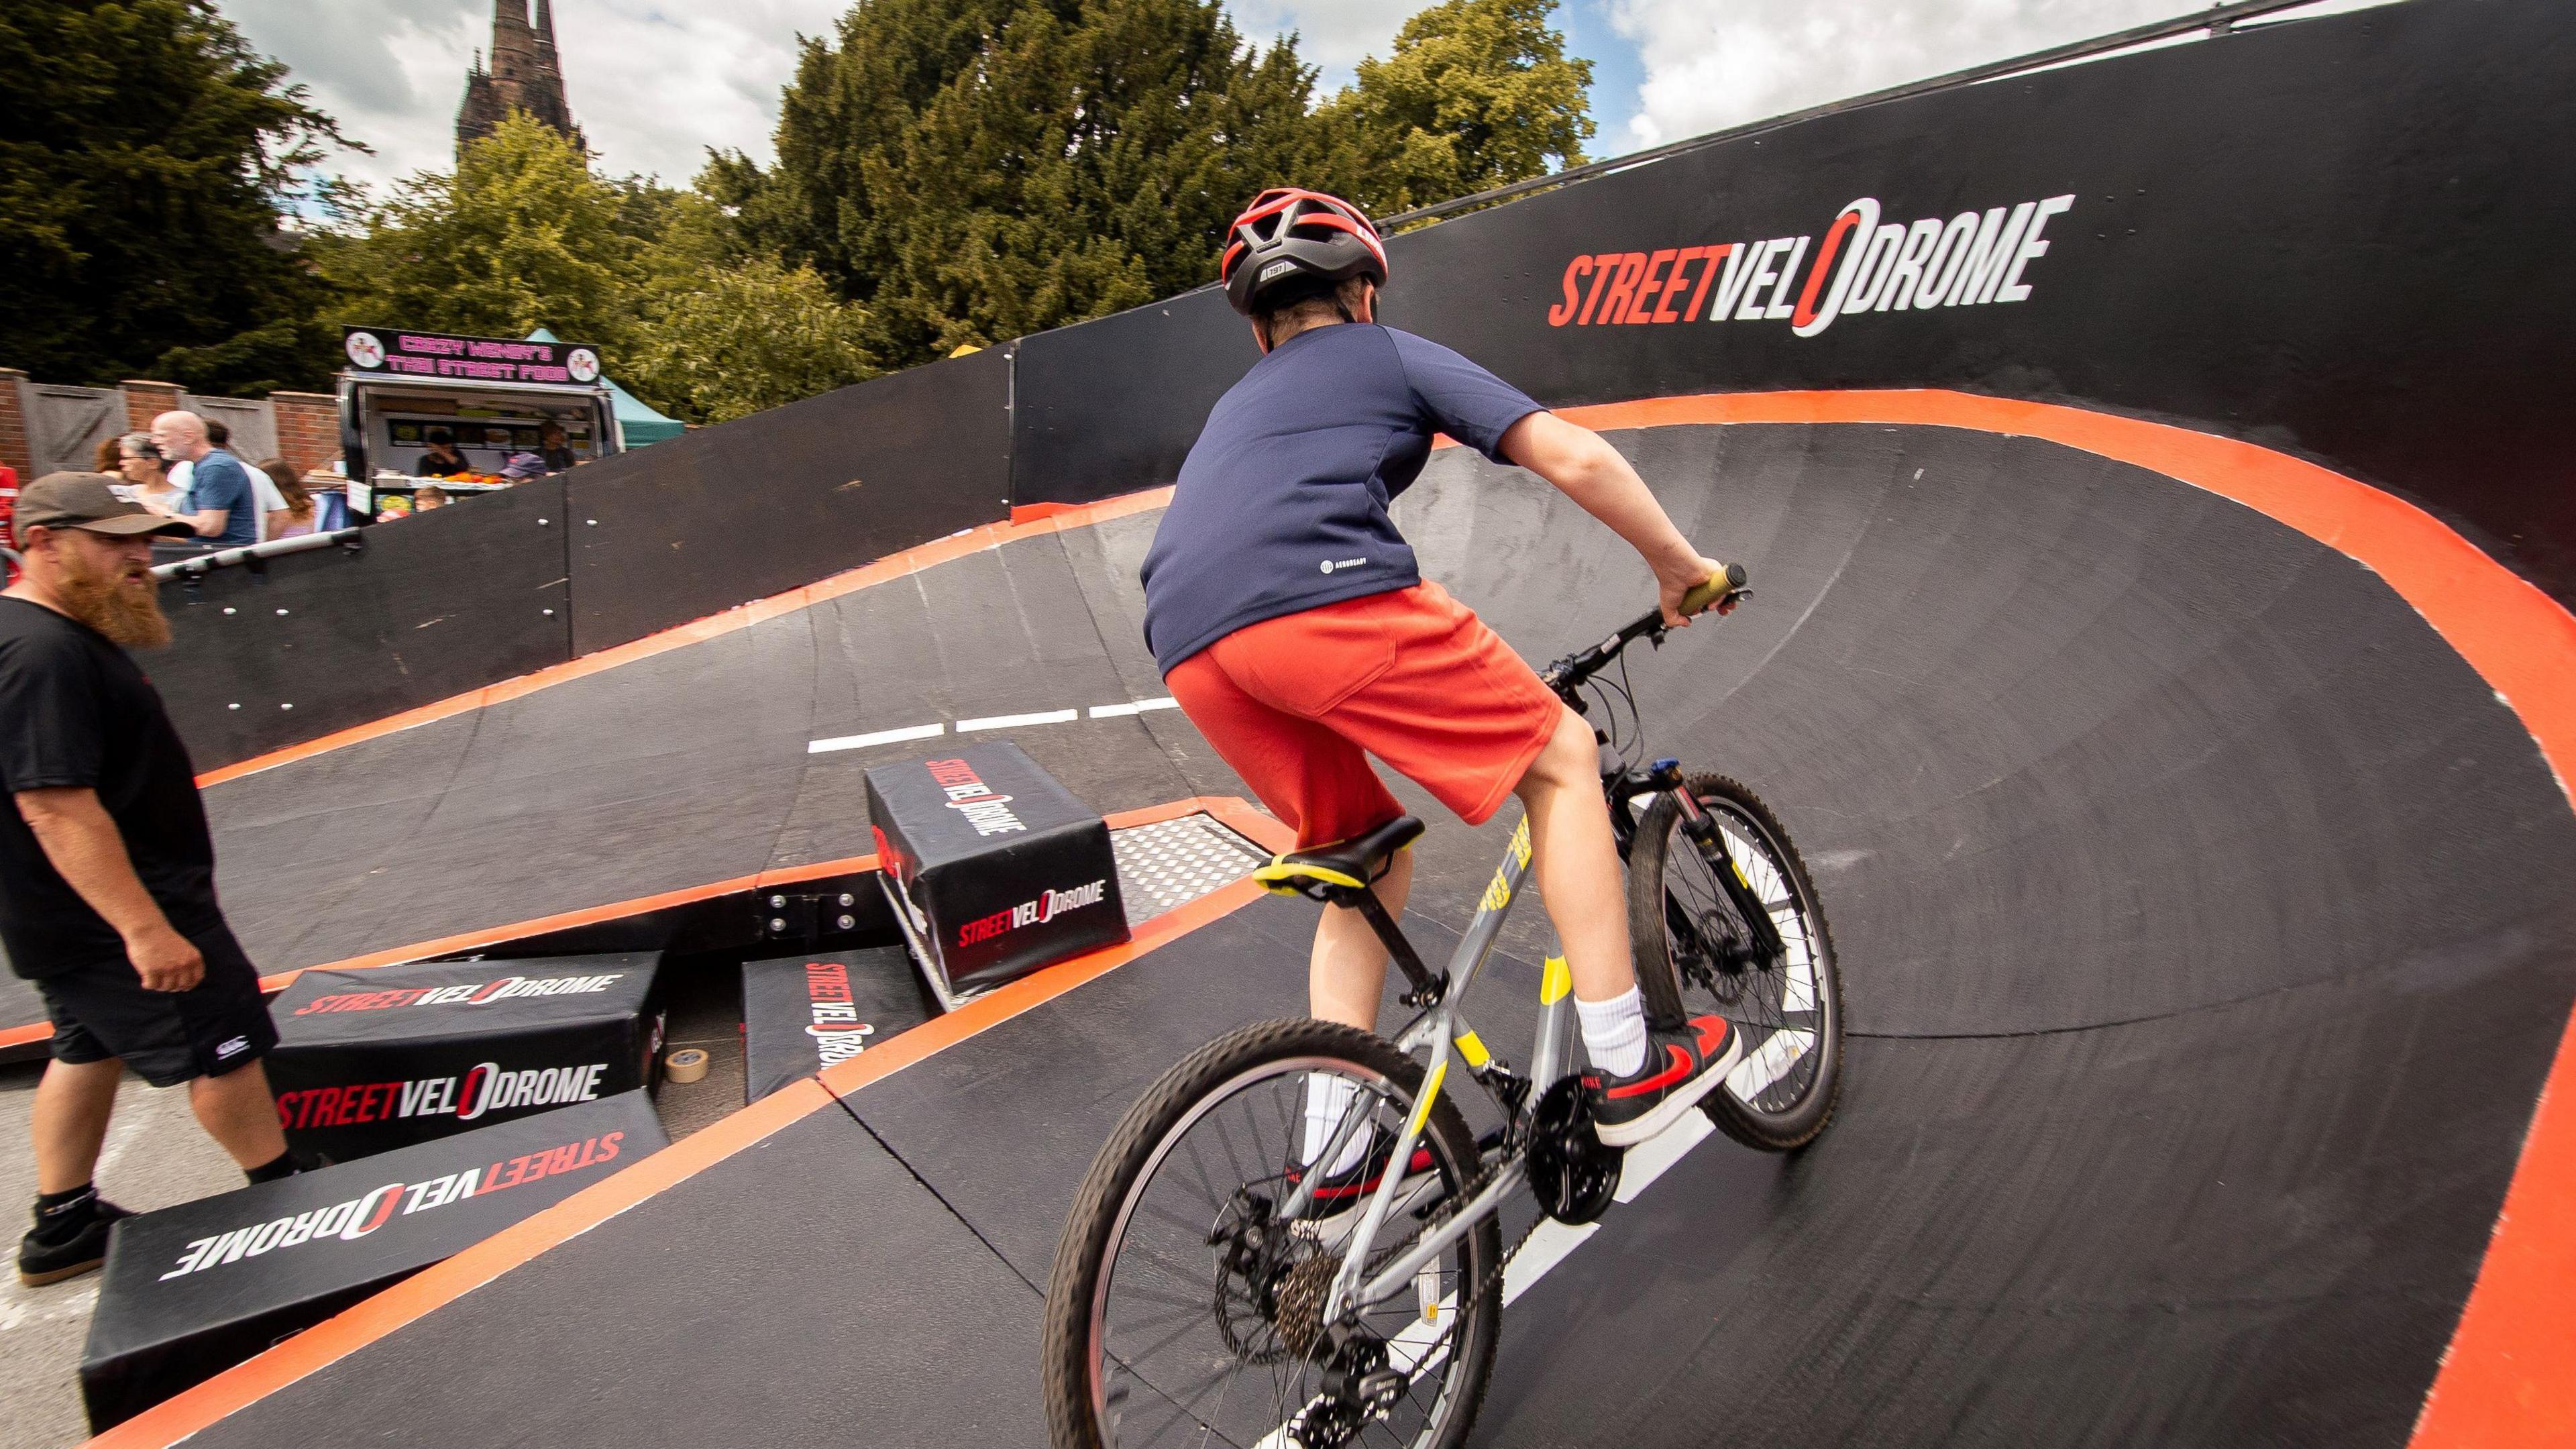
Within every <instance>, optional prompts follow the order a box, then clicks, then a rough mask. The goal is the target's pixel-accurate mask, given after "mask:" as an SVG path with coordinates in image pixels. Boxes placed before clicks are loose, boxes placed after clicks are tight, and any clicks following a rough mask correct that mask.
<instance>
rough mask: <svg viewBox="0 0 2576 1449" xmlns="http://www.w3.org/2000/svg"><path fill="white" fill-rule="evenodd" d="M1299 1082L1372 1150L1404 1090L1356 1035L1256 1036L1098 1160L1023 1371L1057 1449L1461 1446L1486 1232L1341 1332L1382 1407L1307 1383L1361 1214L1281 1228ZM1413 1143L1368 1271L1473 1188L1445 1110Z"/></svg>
mask: <svg viewBox="0 0 2576 1449" xmlns="http://www.w3.org/2000/svg"><path fill="white" fill-rule="evenodd" d="M1314 1073H1323V1074H1328V1075H1331V1076H1335V1077H1339V1078H1342V1079H1343V1080H1346V1081H1348V1082H1350V1083H1352V1084H1353V1085H1354V1086H1356V1087H1357V1088H1358V1093H1357V1095H1356V1097H1355V1098H1354V1101H1355V1102H1356V1104H1357V1110H1360V1111H1363V1112H1365V1113H1366V1114H1367V1120H1368V1122H1371V1123H1374V1124H1375V1125H1377V1126H1378V1127H1380V1128H1382V1129H1384V1130H1385V1131H1386V1132H1387V1133H1388V1134H1389V1135H1390V1136H1392V1135H1393V1134H1394V1133H1396V1132H1397V1131H1399V1130H1400V1129H1401V1127H1402V1124H1403V1121H1404V1119H1405V1117H1406V1115H1407V1114H1408V1113H1410V1112H1411V1111H1412V1108H1413V1103H1414V1100H1415V1092H1416V1089H1417V1087H1418V1085H1419V1081H1420V1076H1421V1070H1420V1067H1419V1066H1418V1065H1417V1064H1416V1063H1415V1062H1414V1061H1413V1060H1412V1059H1411V1058H1409V1057H1407V1056H1406V1055H1405V1054H1404V1053H1402V1052H1400V1051H1398V1050H1396V1048H1395V1046H1394V1045H1393V1044H1392V1043H1390V1042H1388V1041H1386V1040H1385V1039H1384V1038H1381V1037H1378V1036H1374V1035H1372V1034H1370V1033H1367V1032H1362V1031H1355V1030H1353V1029H1351V1028H1349V1027H1345V1026H1338V1025H1335V1024H1333V1023H1330V1022H1322V1021H1279V1022H1268V1023H1264V1024H1261V1025H1258V1026H1251V1027H1246V1028H1243V1029H1242V1030H1239V1031H1236V1032H1233V1033H1230V1034H1228V1035H1227V1036H1224V1037H1221V1038H1219V1039H1218V1040H1216V1041H1214V1042H1212V1043H1210V1044H1209V1045H1207V1046H1205V1047H1202V1048H1200V1049H1199V1050H1198V1051H1197V1052H1194V1053H1192V1054H1191V1055H1190V1056H1189V1057H1188V1058H1187V1059H1186V1060H1184V1061H1183V1062H1182V1063H1181V1064H1180V1065H1179V1066H1176V1067H1174V1068H1173V1069H1172V1070H1171V1071H1169V1072H1167V1073H1165V1074H1164V1076H1163V1078H1162V1080H1160V1081H1158V1082H1156V1083H1155V1084H1154V1086H1153V1087H1152V1088H1151V1089H1150V1090H1149V1091H1147V1092H1146V1094H1145V1096H1144V1097H1143V1098H1142V1099H1140V1100H1139V1101H1138V1102H1137V1103H1136V1105H1135V1106H1134V1107H1133V1108H1131V1109H1129V1111H1128V1113H1127V1116H1126V1118H1125V1119H1124V1120H1123V1121H1121V1122H1120V1123H1119V1125H1118V1129H1117V1131H1115V1132H1114V1133H1112V1134H1111V1135H1110V1138H1109V1141H1108V1143H1107V1144H1105V1145H1104V1146H1103V1147H1102V1148H1101V1150H1100V1155H1099V1156H1098V1157H1097V1158H1096V1159H1094V1160H1093V1162H1092V1165H1091V1171H1090V1172H1089V1173H1088V1174H1087V1175H1086V1176H1085V1177H1084V1179H1083V1183H1082V1187H1081V1189H1080V1191H1079V1192H1078V1193H1077V1194H1076V1195H1075V1198H1074V1205H1073V1212H1072V1214H1071V1216H1070V1217H1069V1218H1068V1219H1067V1220H1066V1223H1065V1228H1064V1236H1063V1238H1062V1239H1061V1240H1059V1242H1058V1243H1057V1245H1056V1256H1055V1268H1054V1271H1053V1273H1052V1275H1051V1276H1050V1279H1049V1282H1048V1286H1047V1305H1046V1334H1045V1344H1044V1348H1043V1350H1042V1352H1043V1372H1044V1376H1045V1381H1046V1407H1047V1428H1048V1432H1049V1435H1050V1437H1051V1439H1052V1442H1053V1443H1054V1444H1055V1445H1056V1446H1057V1449H1147V1446H1156V1445H1175V1446H1177V1445H1183V1444H1188V1445H1201V1444H1232V1445H1237V1446H1241V1449H1253V1446H1256V1445H1258V1446H1261V1449H1287V1446H1291V1445H1294V1446H1299V1449H1324V1446H1326V1445H1339V1444H1365V1445H1373V1446H1403V1449H1455V1446H1457V1445H1459V1444H1460V1443H1462V1442H1464V1440H1465V1438H1466V1435H1467V1430H1468V1428H1469V1426H1470V1425H1471V1424H1472V1423H1473V1422H1474V1420H1475V1416H1476V1408H1477V1405H1478V1404H1479V1403H1480V1402H1481V1401H1482V1399H1483V1397H1484V1392H1485V1381H1486V1376H1487V1375H1488V1374H1489V1373H1490V1372H1491V1371H1492V1367H1493V1358H1494V1341H1495V1334H1496V1331H1497V1328H1498V1326H1499V1322H1500V1319H1501V1314H1502V1237H1501V1232H1500V1229H1499V1228H1498V1227H1497V1225H1496V1224H1495V1222H1494V1220H1493V1219H1492V1218H1491V1217H1488V1218H1486V1219H1485V1220H1484V1221H1483V1222H1482V1223H1479V1224H1477V1225H1476V1227H1475V1228H1474V1229H1473V1230H1471V1231H1469V1232H1468V1233H1467V1234H1465V1235H1464V1236H1463V1237H1461V1238H1460V1239H1459V1240H1458V1241H1457V1242H1455V1243H1453V1244H1451V1245H1450V1247H1449V1248H1448V1249H1447V1250H1446V1251H1445V1252H1444V1253H1443V1254H1441V1255H1440V1256H1439V1257H1437V1258H1435V1259H1434V1260H1433V1261H1432V1262H1431V1263H1430V1264H1428V1265H1426V1267H1425V1268H1424V1270H1423V1272H1422V1273H1421V1274H1420V1275H1419V1276H1418V1277H1417V1279H1416V1282H1415V1288H1414V1291H1412V1292H1409V1293H1399V1294H1397V1295H1396V1296H1395V1297H1394V1298H1392V1299H1389V1300H1388V1301H1386V1302H1383V1303H1380V1304H1377V1305H1375V1306H1374V1307H1373V1308H1371V1309H1368V1310H1364V1311H1363V1312H1362V1313H1361V1314H1360V1315H1359V1317H1360V1322H1359V1325H1358V1327H1359V1328H1360V1329H1361V1330H1363V1332H1362V1333H1360V1334H1359V1335H1357V1336H1356V1340H1355V1341H1356V1343H1357V1345H1358V1346H1357V1347H1356V1348H1353V1349H1351V1350H1350V1352H1354V1353H1357V1354H1361V1355H1367V1354H1370V1353H1374V1354H1375V1355H1376V1357H1377V1361H1378V1365H1377V1366H1378V1368H1379V1369H1380V1370H1386V1369H1391V1370H1393V1371H1395V1372H1396V1373H1397V1374H1398V1375H1400V1376H1401V1379H1402V1391H1401V1392H1400V1393H1398V1394H1396V1395H1395V1396H1394V1398H1393V1400H1392V1402H1391V1403H1386V1404H1384V1405H1383V1406H1382V1407H1381V1408H1380V1409H1378V1410H1377V1411H1375V1412H1373V1413H1369V1414H1354V1413H1352V1412H1350V1411H1349V1410H1347V1408H1345V1407H1343V1406H1342V1405H1341V1403H1340V1401H1339V1400H1337V1399H1335V1398H1334V1397H1333V1396H1332V1395H1330V1394H1329V1393H1327V1385H1326V1376H1327V1374H1328V1372H1330V1371H1331V1370H1333V1369H1335V1368H1342V1369H1345V1370H1347V1369H1348V1368H1349V1366H1350V1361H1349V1360H1345V1361H1344V1362H1343V1363H1341V1364H1338V1365H1337V1364H1334V1363H1332V1362H1330V1360H1331V1358H1332V1357H1333V1354H1334V1351H1335V1349H1336V1346H1337V1345H1336V1343H1335V1342H1334V1340H1333V1336H1332V1335H1330V1334H1328V1333H1326V1332H1325V1329H1326V1327H1327V1326H1326V1325H1324V1324H1323V1323H1322V1322H1321V1314H1320V1300H1321V1298H1322V1296H1323V1294H1324V1292H1325V1290H1326V1289H1328V1288H1329V1286H1330V1284H1331V1280H1332V1273H1333V1270H1334V1269H1335V1268H1336V1267H1338V1265H1339V1263H1340V1261H1341V1257H1342V1251H1343V1249H1344V1248H1345V1247H1346V1246H1347V1240H1348V1235H1349V1233H1350V1232H1351V1230H1352V1229H1353V1228H1355V1227H1357V1225H1358V1223H1359V1220H1360V1218H1361V1216H1362V1215H1363V1213H1362V1210H1361V1208H1359V1207H1353V1208H1350V1209H1349V1210H1346V1211H1343V1212H1341V1213H1340V1214H1339V1215H1338V1216H1331V1217H1318V1216H1317V1215H1316V1214H1315V1213H1314V1212H1313V1211H1312V1210H1310V1211H1309V1212H1308V1213H1306V1214H1305V1215H1303V1216H1302V1217H1301V1218H1300V1219H1299V1220H1296V1221H1288V1220H1285V1219H1283V1218H1282V1217H1281V1216H1280V1215H1279V1214H1280V1210H1281V1209H1283V1208H1285V1206H1286V1205H1287V1202H1288V1199H1289V1198H1290V1196H1291V1195H1292V1194H1293V1193H1294V1191H1295V1186H1294V1183H1293V1182H1292V1181H1291V1180H1290V1178H1289V1176H1288V1173H1289V1171H1290V1169H1291V1168H1292V1166H1293V1165H1294V1164H1296V1163H1297V1162H1298V1160H1299V1158H1300V1156H1301V1148H1302V1146H1303V1142H1302V1136H1301V1134H1302V1130H1303V1122H1304V1106H1305V1097H1306V1091H1307V1086H1306V1083H1307V1079H1308V1077H1309V1075H1310V1074H1314ZM1361 1130H1366V1129H1365V1126H1363V1128H1362V1129H1361ZM1421 1140H1422V1146H1423V1148H1424V1149H1425V1150H1426V1151H1427V1154H1428V1157H1429V1159H1430V1161H1429V1163H1428V1166H1427V1169H1426V1170H1418V1171H1414V1172H1413V1173H1412V1177H1411V1179H1410V1180H1409V1181H1408V1183H1407V1185H1406V1186H1404V1187H1401V1188H1400V1189H1399V1196H1398V1198H1397V1201H1396V1204H1395V1211H1392V1212H1390V1213H1389V1214H1388V1216H1387V1220H1386V1222H1385V1224H1384V1225H1383V1226H1382V1227H1381V1228H1380V1229H1379V1232H1378V1238H1377V1241H1376V1243H1375V1244H1373V1245H1372V1251H1371V1254H1370V1261H1371V1262H1372V1263H1384V1262H1389V1261H1392V1260H1393V1259H1394V1258H1396V1257H1397V1256H1399V1255H1401V1254H1402V1253H1403V1252H1404V1251H1405V1250H1406V1249H1408V1248H1409V1247H1410V1246H1411V1245H1412V1244H1414V1243H1415V1242H1417V1241H1419V1240H1420V1237H1421V1235H1422V1233H1423V1232H1424V1230H1425V1223H1426V1221H1428V1222H1431V1223H1437V1222H1439V1221H1440V1220H1442V1219H1443V1218H1444V1217H1445V1216H1446V1212H1445V1210H1446V1209H1450V1208H1454V1207H1455V1205H1456V1204H1457V1203H1459V1202H1460V1201H1461V1199H1462V1189H1464V1188H1465V1187H1466V1185H1467V1184H1468V1183H1469V1181H1470V1180H1471V1179H1472V1178H1473V1177H1474V1176H1475V1174H1476V1172H1477V1167H1478V1157H1477V1150H1476V1141H1475V1137H1474V1134H1472V1133H1471V1132H1469V1131H1468V1129H1467V1123H1466V1119H1465V1118H1463V1117H1461V1116H1460V1115H1459V1114H1458V1109H1457V1107H1456V1106H1455V1105H1454V1104H1453V1103H1451V1102H1450V1101H1449V1100H1448V1099H1447V1097H1446V1096H1445V1095H1444V1096H1443V1097H1442V1098H1441V1099H1440V1100H1439V1101H1438V1102H1436V1103H1435V1104H1434V1105H1433V1107H1432V1110H1431V1114H1430V1117H1429V1120H1428V1121H1427V1122H1426V1124H1425V1126H1424V1129H1423V1134H1422V1139H1421ZM1419 1155H1420V1154H1417V1161H1418V1159H1419ZM1412 1166H1413V1164H1408V1167H1412ZM1372 1344H1373V1345H1374V1347H1371V1345H1372ZM1381 1382H1384V1380H1381Z"/></svg>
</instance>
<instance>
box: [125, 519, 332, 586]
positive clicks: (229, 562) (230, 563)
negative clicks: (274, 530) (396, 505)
mask: <svg viewBox="0 0 2576 1449" xmlns="http://www.w3.org/2000/svg"><path fill="white" fill-rule="evenodd" d="M366 546H367V540H366V530H365V529H363V528H358V527H356V526H354V525H353V526H351V527H348V528H335V529H332V530H331V531H330V532H329V533H305V534H298V535H296V536H295V537H293V538H279V539H271V540H270V541H269V542H267V543H251V544H244V545H242V546H241V547H239V548H227V549H218V550H216V551H215V552H213V553H201V554H198V555H196V556H194V557H192V558H181V559H172V560H171V561H170V562H168V563H165V564H154V565H153V566H152V576H153V577H154V578H156V579H161V580H164V581H167V580H170V579H180V580H184V581H186V582H190V583H194V582H195V581H197V580H199V579H202V578H204V577H205V576H206V575H208V574H210V573H212V572H214V571H215V570H216V569H224V568H235V567H242V566H247V567H249V568H250V569H252V570H254V571H256V570H258V569H259V568H260V567H261V566H262V565H263V564H264V563H265V562H266V561H267V560H269V559H273V558H281V557H283V556H285V555H287V554H290V553H310V552H312V551H313V550H315V549H317V548H334V547H337V548H345V549H349V550H351V551H353V552H354V551H356V550H358V549H362V548H365V547H366Z"/></svg>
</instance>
